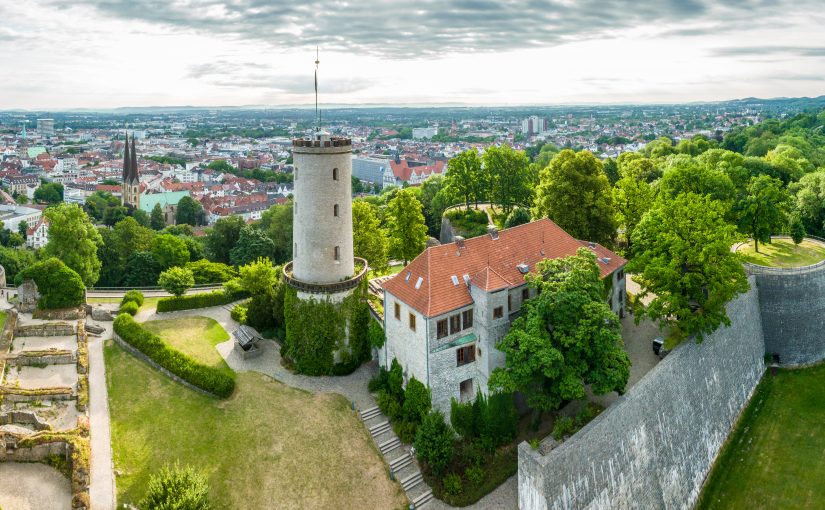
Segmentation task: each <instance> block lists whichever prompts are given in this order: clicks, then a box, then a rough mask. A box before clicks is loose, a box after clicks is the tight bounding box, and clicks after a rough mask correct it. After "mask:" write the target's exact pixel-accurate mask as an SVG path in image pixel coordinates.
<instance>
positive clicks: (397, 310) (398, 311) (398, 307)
mask: <svg viewBox="0 0 825 510" xmlns="http://www.w3.org/2000/svg"><path fill="white" fill-rule="evenodd" d="M395 318H396V319H398V320H401V305H399V304H398V302H396V303H395Z"/></svg>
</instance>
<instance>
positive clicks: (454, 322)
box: [450, 313, 461, 335]
mask: <svg viewBox="0 0 825 510" xmlns="http://www.w3.org/2000/svg"><path fill="white" fill-rule="evenodd" d="M459 331H461V314H460V313H457V314H455V315H452V316H450V334H451V335H453V334H455V333H458V332H459Z"/></svg>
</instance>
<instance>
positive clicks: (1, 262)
mask: <svg viewBox="0 0 825 510" xmlns="http://www.w3.org/2000/svg"><path fill="white" fill-rule="evenodd" d="M35 261H36V258H35V255H34V252H33V251H31V250H17V249H14V248H7V247H5V246H0V266H3V269H5V270H6V281H9V282H13V281H14V280H15V277H16V276H17V273H19V272H20V271H22V270H24V269H26V268H27V267H29V266H31V265H32V264H34V263H35Z"/></svg>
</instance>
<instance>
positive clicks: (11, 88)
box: [0, 0, 825, 109]
mask: <svg viewBox="0 0 825 510" xmlns="http://www.w3.org/2000/svg"><path fill="white" fill-rule="evenodd" d="M0 20H2V21H1V22H0V48H2V56H1V57H0V108H4V109H5V108H28V109H60V108H111V107H118V106H156V105H157V106H171V105H199V106H220V105H294V104H299V105H300V104H309V103H311V102H312V101H313V93H312V90H313V77H312V74H313V69H314V64H313V61H314V60H315V47H316V45H317V46H319V47H320V49H321V50H320V51H321V55H320V59H321V67H320V74H319V76H320V91H321V101H322V102H324V103H337V104H341V103H346V104H464V103H466V104H478V105H510V104H558V103H593V102H600V103H617V102H637V103H648V102H683V101H703V100H721V99H732V98H741V97H748V96H756V97H776V96H816V95H822V94H825V28H823V27H825V9H823V5H822V1H821V0H818V1H810V0H777V1H768V0H725V1H716V2H711V1H706V0H621V1H612V2H607V1H598V0H551V1H539V0H510V1H490V0H397V1H370V0H353V1H325V0H290V1H283V0H224V1H219V0H0Z"/></svg>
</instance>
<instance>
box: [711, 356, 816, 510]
mask: <svg viewBox="0 0 825 510" xmlns="http://www.w3.org/2000/svg"><path fill="white" fill-rule="evenodd" d="M823 387H825V365H823V364H820V365H817V366H814V367H810V368H804V369H795V370H778V371H777V372H776V374H775V375H774V374H773V373H772V371H771V369H768V371H767V372H766V373H765V375H764V376H763V378H762V381H761V382H760V383H759V386H758V387H757V388H756V391H755V392H754V395H753V397H751V401H750V404H749V405H748V407H747V408H746V409H745V410H744V411H743V413H742V415H741V417H740V418H739V421H738V423H737V424H736V428H735V429H734V431H733V432H732V433H731V435H730V437H729V438H728V441H727V443H726V444H725V446H724V447H723V449H722V452H721V453H720V455H719V457H718V458H717V459H716V464H715V465H714V468H713V470H712V471H711V473H710V476H709V477H708V480H707V482H706V484H705V487H704V490H703V492H702V495H701V497H700V500H699V504H698V505H697V508H700V509H723V508H724V509H738V508H742V509H744V508H748V509H752V508H764V509H769V508H811V509H813V508H822V502H823V501H825V484H823V483H822V480H823V479H825V455H823V452H825V434H823V432H822V424H823V423H825V392H823V391H822V388H823Z"/></svg>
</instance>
